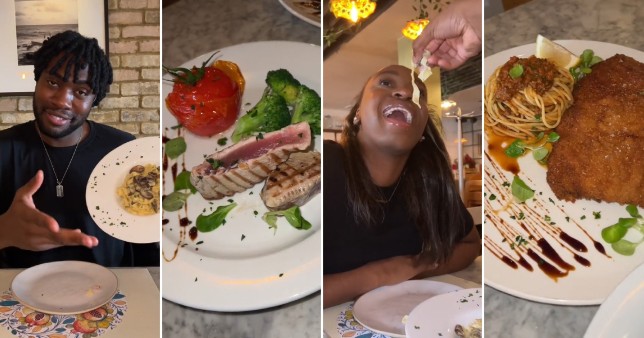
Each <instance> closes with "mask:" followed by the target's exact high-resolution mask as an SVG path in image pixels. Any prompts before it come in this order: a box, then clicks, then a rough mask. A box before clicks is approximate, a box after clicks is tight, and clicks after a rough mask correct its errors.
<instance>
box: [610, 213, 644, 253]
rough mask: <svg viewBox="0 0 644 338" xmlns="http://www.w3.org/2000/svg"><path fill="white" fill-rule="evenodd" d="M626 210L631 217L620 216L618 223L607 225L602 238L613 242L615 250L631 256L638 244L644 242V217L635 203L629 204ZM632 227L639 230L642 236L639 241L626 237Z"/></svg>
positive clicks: (612, 245)
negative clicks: (632, 240)
mask: <svg viewBox="0 0 644 338" xmlns="http://www.w3.org/2000/svg"><path fill="white" fill-rule="evenodd" d="M626 211H627V212H628V214H629V215H630V216H631V217H624V218H623V217H620V218H619V219H618V220H617V223H615V224H613V225H610V226H607V227H605V228H604V229H603V230H602V238H603V239H604V241H606V242H607V243H610V244H611V247H612V248H613V250H615V252H617V253H619V254H622V255H624V256H631V255H633V254H634V253H635V249H636V248H637V246H638V245H640V244H641V243H642V242H644V218H642V215H640V213H639V211H638V210H637V207H636V206H635V205H628V206H627V207H626ZM630 229H634V230H637V231H639V232H640V234H641V236H642V238H640V240H639V241H637V242H631V241H629V240H626V239H624V237H625V236H626V234H627V233H628V231H629V230H630Z"/></svg>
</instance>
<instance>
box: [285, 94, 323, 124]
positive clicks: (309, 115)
mask: <svg viewBox="0 0 644 338" xmlns="http://www.w3.org/2000/svg"><path fill="white" fill-rule="evenodd" d="M321 116H322V114H321V110H320V95H318V93H316V92H315V91H314V90H313V89H311V88H309V87H307V86H305V85H300V90H299V93H298V95H297V99H296V100H295V105H294V106H293V117H292V118H291V124H295V123H299V122H308V123H309V125H310V126H311V131H312V132H313V134H315V135H320V127H321V125H320V119H321Z"/></svg>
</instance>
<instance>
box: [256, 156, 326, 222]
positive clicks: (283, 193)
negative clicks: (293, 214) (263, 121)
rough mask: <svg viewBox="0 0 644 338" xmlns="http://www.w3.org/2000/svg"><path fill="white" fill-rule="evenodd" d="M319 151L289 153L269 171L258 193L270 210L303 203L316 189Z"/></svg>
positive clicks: (318, 182)
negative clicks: (289, 154)
mask: <svg viewBox="0 0 644 338" xmlns="http://www.w3.org/2000/svg"><path fill="white" fill-rule="evenodd" d="M320 173H321V170H320V153H318V152H317V151H307V152H297V153H292V154H291V156H289V158H288V160H286V162H284V163H282V164H280V165H278V166H277V168H276V169H275V170H274V171H273V172H271V173H270V175H269V176H268V179H266V183H265V184H264V188H263V189H262V193H261V197H262V200H263V201H264V204H266V207H268V208H269V209H270V210H284V209H288V208H290V207H292V206H293V205H299V206H301V205H304V204H305V203H306V202H308V201H309V200H310V199H311V197H313V196H315V195H316V194H317V193H318V192H320V177H321V175H320Z"/></svg>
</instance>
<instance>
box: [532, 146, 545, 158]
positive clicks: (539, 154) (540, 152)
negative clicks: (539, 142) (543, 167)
mask: <svg viewBox="0 0 644 338" xmlns="http://www.w3.org/2000/svg"><path fill="white" fill-rule="evenodd" d="M547 156H548V149H546V148H543V147H540V148H537V149H535V150H533V151H532V157H534V159H535V160H537V161H542V160H543V159H544V158H546V157H547Z"/></svg>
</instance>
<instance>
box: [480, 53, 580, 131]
mask: <svg viewBox="0 0 644 338" xmlns="http://www.w3.org/2000/svg"><path fill="white" fill-rule="evenodd" d="M486 69H487V68H486ZM513 71H516V72H513ZM515 73H517V74H519V73H520V75H515ZM573 85H574V79H573V77H572V74H570V72H569V71H568V69H564V68H561V67H558V66H556V65H555V64H554V63H552V62H550V61H549V60H546V59H540V58H537V57H535V56H534V55H530V56H527V57H518V56H511V57H510V58H509V60H508V61H506V62H505V64H503V66H501V67H498V68H496V70H495V71H494V72H493V73H492V75H490V77H489V79H488V82H487V85H486V86H485V100H484V102H485V126H486V128H490V129H491V130H492V131H494V133H496V134H500V135H506V136H511V137H515V138H520V139H526V140H527V139H530V138H531V137H533V136H534V132H535V131H536V132H541V131H547V130H550V129H554V128H555V127H556V126H557V125H559V122H560V121H561V117H562V116H563V113H564V112H565V111H566V109H568V107H570V105H571V104H572V88H573Z"/></svg>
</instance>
